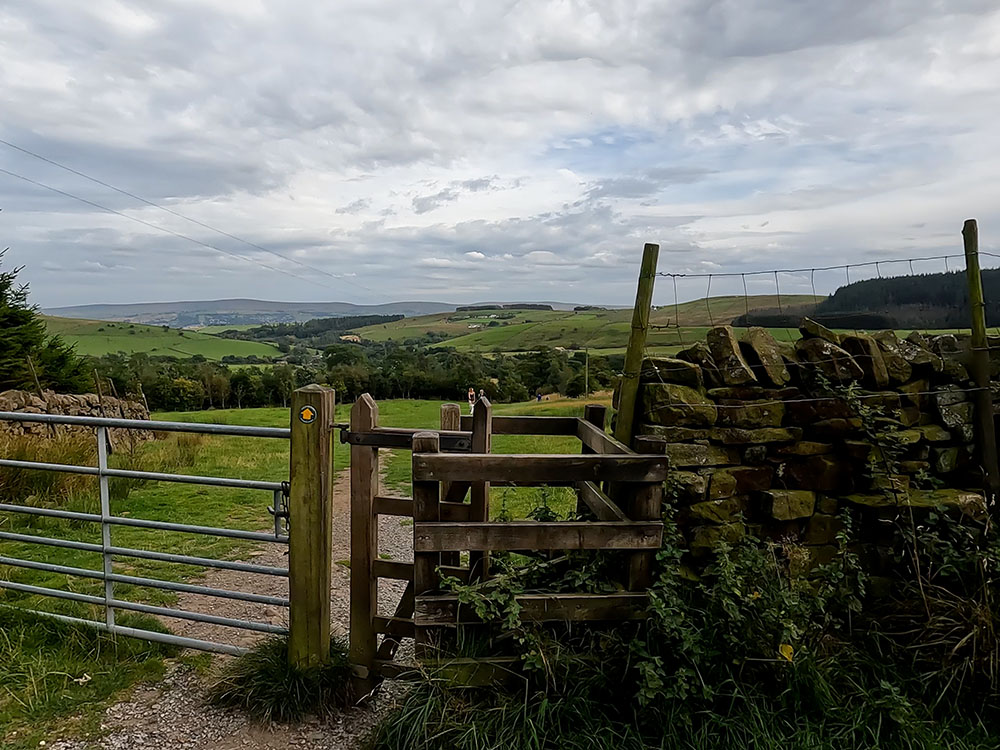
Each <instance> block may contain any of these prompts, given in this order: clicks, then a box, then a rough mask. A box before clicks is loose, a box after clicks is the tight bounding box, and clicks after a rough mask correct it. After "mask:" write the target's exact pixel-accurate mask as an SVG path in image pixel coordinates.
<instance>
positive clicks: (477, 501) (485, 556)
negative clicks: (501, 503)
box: [456, 397, 493, 581]
mask: <svg viewBox="0 0 1000 750" xmlns="http://www.w3.org/2000/svg"><path fill="white" fill-rule="evenodd" d="M492 440H493V405H492V404H491V403H490V400H489V399H488V398H485V397H484V398H481V399H479V401H477V402H476V405H475V407H473V410H472V453H482V454H488V453H489V452H490V448H491V447H492ZM488 520H490V483H489V482H487V481H479V482H472V483H471V484H470V485H469V521H470V522H471V523H477V522H478V523H482V522H483V521H488ZM456 549H457V548H456ZM469 569H470V570H471V571H472V580H473V581H475V580H477V579H480V578H486V577H487V576H489V573H490V558H489V552H488V550H483V551H482V552H472V553H470V554H469Z"/></svg>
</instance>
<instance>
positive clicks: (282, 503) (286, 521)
mask: <svg viewBox="0 0 1000 750" xmlns="http://www.w3.org/2000/svg"><path fill="white" fill-rule="evenodd" d="M282 484H283V485H284V487H282V489H280V490H275V491H274V505H268V506H267V512H268V513H270V514H271V515H272V516H274V535H275V536H288V529H289V526H290V525H291V514H290V513H289V512H288V483H287V482H283V483H282Z"/></svg>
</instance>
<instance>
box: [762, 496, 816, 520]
mask: <svg viewBox="0 0 1000 750" xmlns="http://www.w3.org/2000/svg"><path fill="white" fill-rule="evenodd" d="M761 499H762V500H763V504H764V508H765V511H766V512H767V513H768V514H769V515H770V516H771V518H773V519H775V520H776V521H794V520H795V519H796V518H808V517H809V516H811V515H812V514H813V513H814V512H815V510H816V493H815V492H809V491H807V490H767V491H765V492H762V493H761Z"/></svg>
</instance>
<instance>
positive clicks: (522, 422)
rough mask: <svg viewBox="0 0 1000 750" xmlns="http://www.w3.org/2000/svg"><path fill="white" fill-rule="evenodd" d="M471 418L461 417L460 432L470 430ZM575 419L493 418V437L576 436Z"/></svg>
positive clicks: (576, 420) (467, 416)
mask: <svg viewBox="0 0 1000 750" xmlns="http://www.w3.org/2000/svg"><path fill="white" fill-rule="evenodd" d="M472 420H473V417H471V416H469V415H463V416H462V430H463V431H465V430H471V429H472ZM578 421H579V418H577V417H493V434H494V435H571V436H575V435H576V423H577V422H578Z"/></svg>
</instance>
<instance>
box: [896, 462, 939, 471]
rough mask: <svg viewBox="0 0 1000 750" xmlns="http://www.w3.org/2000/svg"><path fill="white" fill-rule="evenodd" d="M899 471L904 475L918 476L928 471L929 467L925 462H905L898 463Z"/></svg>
mask: <svg viewBox="0 0 1000 750" xmlns="http://www.w3.org/2000/svg"><path fill="white" fill-rule="evenodd" d="M899 470H900V471H901V472H903V473H904V474H919V473H920V472H922V471H930V470H931V465H930V463H928V462H927V461H917V460H906V461H900V462H899Z"/></svg>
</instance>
